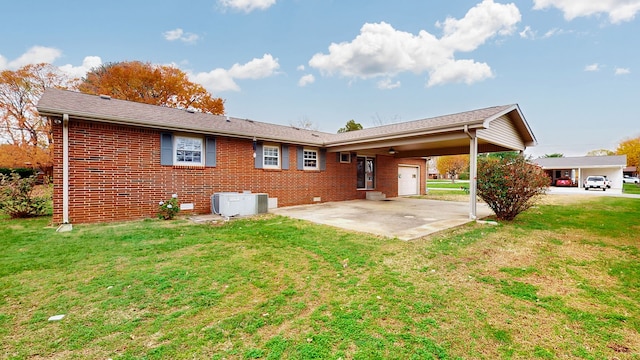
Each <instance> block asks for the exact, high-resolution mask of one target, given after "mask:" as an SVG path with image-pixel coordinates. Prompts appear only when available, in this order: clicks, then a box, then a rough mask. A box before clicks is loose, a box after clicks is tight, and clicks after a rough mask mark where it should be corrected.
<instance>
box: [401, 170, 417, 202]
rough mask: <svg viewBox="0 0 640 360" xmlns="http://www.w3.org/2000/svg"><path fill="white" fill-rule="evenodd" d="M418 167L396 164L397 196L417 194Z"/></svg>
mask: <svg viewBox="0 0 640 360" xmlns="http://www.w3.org/2000/svg"><path fill="white" fill-rule="evenodd" d="M419 169H420V168H419V167H416V166H398V196H403V195H418V194H419V192H420V187H419V184H420V183H419V181H420V176H419V174H418V170H419Z"/></svg>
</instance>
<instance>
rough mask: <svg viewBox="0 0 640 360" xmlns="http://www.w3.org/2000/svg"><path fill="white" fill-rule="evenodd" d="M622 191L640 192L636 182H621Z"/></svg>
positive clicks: (628, 192) (626, 192) (629, 192)
mask: <svg viewBox="0 0 640 360" xmlns="http://www.w3.org/2000/svg"><path fill="white" fill-rule="evenodd" d="M622 192H624V193H625V194H640V186H638V184H622Z"/></svg>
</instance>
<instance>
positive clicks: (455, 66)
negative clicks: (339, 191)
mask: <svg viewBox="0 0 640 360" xmlns="http://www.w3.org/2000/svg"><path fill="white" fill-rule="evenodd" d="M490 77H493V73H492V72H491V68H490V67H489V65H487V64H486V63H477V62H475V61H473V60H457V61H450V62H448V63H446V64H443V65H442V66H438V67H437V68H436V69H435V70H433V71H431V72H429V82H428V83H427V85H428V86H434V85H441V84H446V83H452V82H456V83H460V82H464V83H466V84H473V83H474V82H477V81H482V80H484V79H487V78H490Z"/></svg>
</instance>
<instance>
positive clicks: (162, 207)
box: [158, 194, 180, 220]
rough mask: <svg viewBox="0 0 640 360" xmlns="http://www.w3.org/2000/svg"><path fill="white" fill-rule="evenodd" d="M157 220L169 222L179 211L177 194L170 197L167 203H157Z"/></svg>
mask: <svg viewBox="0 0 640 360" xmlns="http://www.w3.org/2000/svg"><path fill="white" fill-rule="evenodd" d="M158 207H159V209H158V219H162V220H171V219H173V218H174V217H176V215H178V212H179V211H180V204H179V203H178V194H173V195H171V199H169V200H167V201H160V202H159V203H158Z"/></svg>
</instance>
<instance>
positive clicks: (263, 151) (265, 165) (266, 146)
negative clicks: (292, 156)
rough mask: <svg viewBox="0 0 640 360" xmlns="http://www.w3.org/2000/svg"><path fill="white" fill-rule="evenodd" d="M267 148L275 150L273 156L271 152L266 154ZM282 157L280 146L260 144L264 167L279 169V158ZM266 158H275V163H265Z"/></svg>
mask: <svg viewBox="0 0 640 360" xmlns="http://www.w3.org/2000/svg"><path fill="white" fill-rule="evenodd" d="M268 150H271V151H273V150H275V151H276V154H275V156H274V155H273V154H267V151H268ZM281 157H282V155H281V151H280V146H278V145H263V146H262V167H263V168H265V169H280V158H281ZM267 158H269V159H272V158H275V159H276V162H277V164H275V165H274V164H267Z"/></svg>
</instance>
